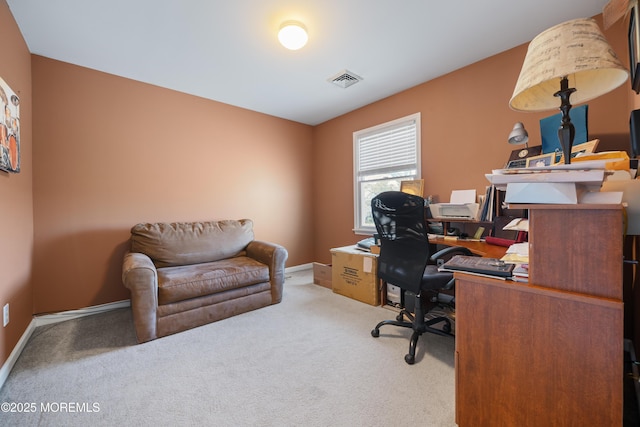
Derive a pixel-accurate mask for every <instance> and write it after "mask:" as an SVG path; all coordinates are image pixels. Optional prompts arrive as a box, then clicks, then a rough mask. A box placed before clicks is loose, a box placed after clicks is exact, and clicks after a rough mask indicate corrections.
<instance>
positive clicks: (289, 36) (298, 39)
mask: <svg viewBox="0 0 640 427" xmlns="http://www.w3.org/2000/svg"><path fill="white" fill-rule="evenodd" d="M278 40H280V44H282V46H284V47H286V48H287V49H289V50H298V49H300V48H301V47H303V46H304V45H306V44H307V40H309V36H308V35H307V30H306V28H304V25H302V24H301V23H300V22H297V21H287V22H285V23H283V24H282V25H281V26H280V31H279V32H278Z"/></svg>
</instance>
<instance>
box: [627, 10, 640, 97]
mask: <svg viewBox="0 0 640 427" xmlns="http://www.w3.org/2000/svg"><path fill="white" fill-rule="evenodd" d="M638 21H640V12H639V11H638V6H634V7H633V8H632V9H631V18H630V19H629V72H630V73H631V76H630V79H629V80H631V89H633V90H634V92H635V93H640V67H639V66H638V65H639V64H638V60H640V32H639V30H638Z"/></svg>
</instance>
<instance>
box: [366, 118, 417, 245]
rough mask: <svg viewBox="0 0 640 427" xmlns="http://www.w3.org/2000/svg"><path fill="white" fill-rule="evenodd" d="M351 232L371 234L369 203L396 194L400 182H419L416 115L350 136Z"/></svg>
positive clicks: (371, 221) (372, 224)
mask: <svg viewBox="0 0 640 427" xmlns="http://www.w3.org/2000/svg"><path fill="white" fill-rule="evenodd" d="M353 151H354V156H353V158H354V187H355V191H354V194H355V200H354V206H355V209H354V213H355V221H354V230H355V232H356V233H361V234H370V233H373V232H375V225H374V223H373V217H372V216H371V199H372V198H373V197H374V196H375V195H376V194H379V193H381V192H383V191H389V190H396V191H399V190H400V182H401V181H404V180H411V179H419V177H420V176H421V173H420V113H416V114H412V115H410V116H407V117H403V118H401V119H397V120H394V121H391V122H387V123H383V124H381V125H378V126H374V127H371V128H368V129H363V130H360V131H357V132H354V133H353Z"/></svg>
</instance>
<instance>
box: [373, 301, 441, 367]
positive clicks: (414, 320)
mask: <svg viewBox="0 0 640 427" xmlns="http://www.w3.org/2000/svg"><path fill="white" fill-rule="evenodd" d="M417 302H418V301H417ZM405 317H406V318H407V319H409V321H405V320H404V318H405ZM442 322H444V325H443V326H442V329H438V328H434V327H433V326H434V325H437V324H439V323H442ZM385 325H393V326H399V327H402V328H409V329H413V334H412V335H411V339H410V340H409V352H408V353H407V354H406V355H405V356H404V361H405V362H407V363H408V364H409V365H413V364H414V363H415V361H416V347H417V345H418V338H420V335H422V334H423V333H425V332H429V333H432V334H436V335H442V336H450V337H452V336H453V334H452V333H451V330H452V328H451V320H450V319H449V318H447V317H434V318H433V319H429V320H425V319H424V313H423V310H422V307H421V305H420V304H417V306H416V313H415V315H414V314H413V313H410V312H409V311H407V310H405V309H402V310H401V311H400V313H399V314H398V316H396V320H383V321H382V322H380V323H378V324H377V325H376V327H375V328H373V330H372V331H371V336H372V337H374V338H378V337H379V336H380V328H381V327H382V326H385Z"/></svg>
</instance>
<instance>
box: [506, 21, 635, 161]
mask: <svg viewBox="0 0 640 427" xmlns="http://www.w3.org/2000/svg"><path fill="white" fill-rule="evenodd" d="M628 76H629V73H628V71H627V70H626V68H625V67H624V66H623V65H622V63H621V62H620V60H619V59H618V57H617V56H616V54H615V52H614V51H613V49H612V48H611V46H610V45H609V43H608V42H607V40H606V39H605V38H604V35H603V34H602V32H601V31H600V28H599V27H598V24H597V23H596V22H595V20H593V19H590V18H580V19H574V20H571V21H567V22H564V23H562V24H558V25H556V26H554V27H551V28H549V29H548V30H545V31H543V32H542V33H540V34H539V35H537V36H536V37H535V38H534V39H533V40H532V41H531V43H530V44H529V48H528V50H527V55H526V56H525V58H524V63H523V64H522V70H521V71H520V76H519V77H518V82H517V83H516V87H515V89H514V91H513V96H512V97H511V100H510V101H509V106H510V107H511V108H512V109H513V110H516V111H532V112H534V111H546V110H551V109H555V108H558V107H557V106H558V101H557V100H554V97H559V98H560V111H561V112H562V115H561V122H560V128H559V129H558V139H559V141H560V145H561V146H562V152H563V154H564V163H565V164H569V163H571V147H572V146H573V138H574V136H575V128H574V126H573V124H572V123H571V118H570V116H569V111H570V110H571V103H570V102H569V97H570V96H571V95H572V94H573V102H574V103H576V104H580V103H583V102H586V101H589V100H590V99H593V98H596V97H598V96H600V95H604V94H605V93H607V92H610V91H612V90H613V89H615V88H617V87H618V86H620V85H621V84H623V83H624V82H625V81H626V80H627V77H628Z"/></svg>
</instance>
